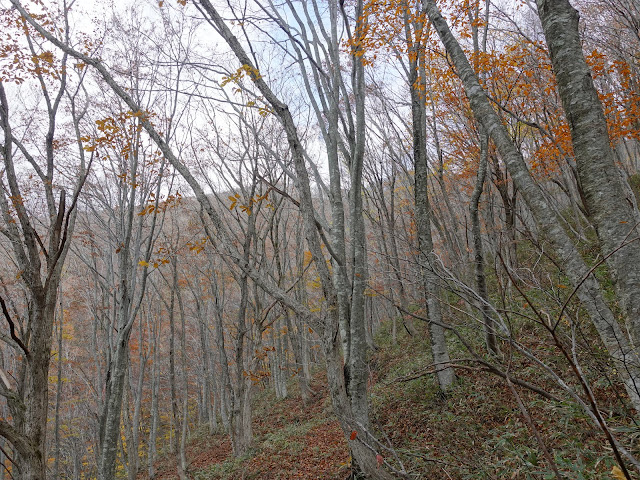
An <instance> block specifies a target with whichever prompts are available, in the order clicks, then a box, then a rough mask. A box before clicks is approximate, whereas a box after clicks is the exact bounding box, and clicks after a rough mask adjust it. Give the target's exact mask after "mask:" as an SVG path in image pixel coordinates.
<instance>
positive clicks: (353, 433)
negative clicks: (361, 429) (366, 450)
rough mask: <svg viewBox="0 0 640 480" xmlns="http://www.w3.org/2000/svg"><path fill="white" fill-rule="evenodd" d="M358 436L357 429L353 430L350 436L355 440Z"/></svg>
mask: <svg viewBox="0 0 640 480" xmlns="http://www.w3.org/2000/svg"><path fill="white" fill-rule="evenodd" d="M357 436H358V432H356V431H355V430H353V431H352V432H351V436H350V437H349V439H350V440H355V439H356V437H357Z"/></svg>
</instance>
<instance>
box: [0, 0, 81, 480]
mask: <svg viewBox="0 0 640 480" xmlns="http://www.w3.org/2000/svg"><path fill="white" fill-rule="evenodd" d="M68 10H69V6H68V5H66V4H65V5H64V6H63V8H62V10H61V11H60V12H58V14H57V15H56V17H55V18H56V22H57V25H58V30H57V31H58V33H59V34H60V35H61V38H62V39H64V41H69V38H70V35H71V33H70V25H69V23H68V16H67V15H68ZM2 15H3V17H2V20H3V23H4V24H5V26H7V27H8V29H7V30H6V31H7V32H8V38H7V39H6V40H5V42H6V43H4V45H3V49H6V50H8V51H9V52H11V51H13V52H14V53H15V54H16V55H17V56H16V57H15V58H16V59H17V60H18V61H17V62H14V63H13V64H12V65H11V66H9V67H7V66H6V65H5V66H3V67H4V68H3V78H2V80H1V81H0V125H1V127H2V131H3V140H2V160H3V167H2V172H1V173H0V190H1V193H0V211H1V212H2V218H3V224H2V226H1V227H0V232H1V233H2V235H3V237H4V239H5V241H8V242H9V245H10V247H9V249H8V250H9V251H10V252H11V253H10V257H9V258H8V259H7V261H8V263H7V264H8V265H10V266H9V268H8V269H7V270H6V271H4V272H3V276H5V275H7V274H8V275H11V277H13V278H16V279H19V283H20V284H21V285H22V289H23V293H24V295H25V299H24V304H26V305H28V307H27V308H23V307H22V306H21V303H22V302H19V301H18V300H17V298H15V297H13V296H12V297H11V298H7V297H6V293H7V292H8V287H9V286H10V284H8V283H6V281H5V280H4V279H3V280H2V284H3V289H4V293H3V294H2V296H1V297H0V304H1V306H2V314H3V318H4V320H5V322H6V324H7V326H8V328H9V331H10V336H11V342H10V345H11V346H12V347H13V349H14V353H15V355H16V359H17V361H18V362H19V363H18V364H19V367H18V370H17V371H16V374H15V376H14V381H13V382H12V381H10V380H9V377H8V376H7V375H6V374H5V373H4V372H3V374H2V382H1V386H0V393H1V394H2V396H4V397H5V398H6V401H7V405H8V407H9V411H10V413H11V420H10V421H9V420H7V419H3V420H1V421H0V435H2V436H3V437H4V438H6V439H7V440H8V441H9V442H10V443H11V445H12V446H13V448H14V451H15V452H16V453H17V456H16V457H15V458H14V459H13V462H14V466H15V467H16V469H17V471H18V472H19V473H20V475H21V476H22V478H24V479H43V478H45V476H46V456H45V446H46V441H47V416H48V408H49V401H48V395H49V385H48V376H49V366H50V362H51V348H52V334H53V326H54V321H55V315H56V309H57V307H58V294H59V288H60V282H61V277H62V272H63V267H64V263H65V260H66V258H67V254H68V252H69V245H70V239H71V236H72V235H73V230H74V225H75V220H76V216H77V208H76V207H77V203H78V196H79V195H80V191H81V189H82V187H83V185H84V182H85V180H86V177H87V174H88V171H89V168H90V165H91V162H92V160H93V154H92V153H91V154H87V152H85V143H84V140H83V137H82V133H81V127H80V122H81V119H82V117H83V116H84V115H85V113H86V103H85V92H84V91H83V89H82V81H83V77H84V74H83V73H82V72H81V73H80V75H75V74H73V73H70V72H68V59H69V56H68V55H67V54H63V55H62V56H57V55H56V54H54V53H53V52H51V51H49V50H47V49H46V48H45V46H44V44H43V42H42V38H41V37H40V36H39V35H38V34H37V33H35V32H34V31H33V30H32V29H31V28H29V27H27V26H26V25H25V24H23V23H22V20H21V19H20V18H19V17H18V18H16V17H15V15H14V14H13V13H12V12H7V11H3V12H2ZM21 42H26V45H27V52H28V53H27V54H26V55H25V56H24V57H21V56H20V50H19V48H20V47H19V44H20V43H21ZM6 50H5V51H6ZM4 61H5V62H6V57H5V60H4ZM18 88H20V89H25V90H26V89H30V88H32V89H33V90H32V92H33V94H34V95H36V97H35V101H36V105H38V106H37V107H35V108H34V107H31V106H27V105H24V104H22V105H21V104H19V103H18V102H10V100H9V99H10V98H12V99H13V98H16V97H15V96H14V95H11V96H9V95H8V94H7V92H8V91H10V92H15V91H16V89H18ZM30 108H34V110H35V112H37V113H39V114H40V115H41V116H40V118H38V121H37V122H34V123H32V124H27V126H26V128H24V127H22V125H20V126H16V125H15V123H16V119H17V118H18V117H17V116H18V115H21V114H24V113H25V109H27V110H28V109H30ZM61 127H63V128H64V130H63V128H61ZM69 176H70V177H71V178H73V180H71V179H69ZM41 201H43V202H44V205H42V207H44V208H42V207H41V203H40V202H41ZM14 382H15V383H14Z"/></svg>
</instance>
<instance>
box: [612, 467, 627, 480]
mask: <svg viewBox="0 0 640 480" xmlns="http://www.w3.org/2000/svg"><path fill="white" fill-rule="evenodd" d="M611 475H613V478H615V479H616V480H627V477H625V476H624V473H622V470H620V468H619V467H618V466H617V465H614V466H613V468H612V469H611Z"/></svg>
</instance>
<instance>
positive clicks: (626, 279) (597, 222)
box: [538, 0, 640, 346]
mask: <svg viewBox="0 0 640 480" xmlns="http://www.w3.org/2000/svg"><path fill="white" fill-rule="evenodd" d="M538 14H539V16H540V20H541V21H542V26H543V29H544V34H545V38H546V41H547V45H548V46H549V52H550V54H551V62H552V64H553V71H554V73H555V76H556V81H557V85H558V92H559V94H560V99H561V100H562V106H563V108H564V111H565V115H566V117H567V120H568V122H569V128H570V131H571V140H572V142H573V150H574V154H575V157H576V170H577V173H578V178H579V181H580V183H579V184H580V187H581V189H582V192H583V198H584V203H585V207H586V210H587V214H588V216H589V220H590V221H591V223H592V224H593V225H594V227H595V229H596V232H597V234H598V239H599V240H600V244H601V248H602V253H603V255H609V256H608V257H607V264H608V266H609V268H610V269H611V273H612V275H613V277H614V280H615V284H616V289H617V292H618V296H619V298H620V300H621V303H622V306H623V308H624V312H625V316H626V321H627V323H626V326H627V329H628V331H629V332H630V334H631V339H632V343H633V344H634V345H636V346H639V345H640V268H638V265H640V242H639V241H637V240H636V237H637V236H638V233H640V231H639V230H638V228H637V227H638V221H639V219H640V214H639V213H638V209H637V206H636V202H635V199H634V198H633V195H632V194H631V193H630V188H629V186H628V185H625V184H624V183H623V182H625V180H624V179H623V178H622V176H621V172H620V171H619V169H618V167H617V166H616V154H615V151H614V150H613V148H612V146H611V140H610V138H609V133H608V130H607V121H606V119H605V116H604V111H603V108H602V103H601V102H600V99H599V97H598V92H597V90H596V88H595V86H594V83H593V78H592V77H591V70H590V69H589V66H588V65H587V62H586V61H585V58H584V54H583V52H582V42H581V38H580V33H579V14H578V12H577V11H576V10H575V9H574V8H573V7H572V6H571V4H570V3H569V1H568V0H553V1H548V0H538ZM625 244H626V245H625ZM623 245H624V247H623ZM610 254H611V255H610Z"/></svg>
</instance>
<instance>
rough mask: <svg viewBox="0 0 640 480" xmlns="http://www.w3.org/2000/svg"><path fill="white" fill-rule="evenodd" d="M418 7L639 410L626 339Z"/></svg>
mask: <svg viewBox="0 0 640 480" xmlns="http://www.w3.org/2000/svg"><path fill="white" fill-rule="evenodd" d="M423 3H424V5H425V9H426V12H427V14H428V16H429V19H430V21H431V22H432V24H433V26H434V27H435V29H436V31H437V32H438V35H439V36H440V39H441V40H442V42H443V44H444V46H445V48H446V50H447V52H448V53H449V55H450V56H451V59H452V61H453V64H454V65H455V67H456V70H457V72H458V75H459V77H460V79H461V80H462V83H463V86H464V89H465V92H466V94H467V98H468V99H469V101H470V103H471V108H472V110H473V112H474V115H475V117H476V119H477V120H478V121H479V122H480V123H482V125H483V127H484V129H485V131H486V132H487V133H488V134H489V135H490V136H491V138H492V139H493V141H494V143H495V145H496V148H497V149H498V151H499V153H500V155H501V157H502V159H503V160H504V162H505V163H506V165H507V168H508V169H509V173H510V174H511V177H512V179H513V181H514V183H515V184H516V186H517V187H518V190H519V191H520V192H521V194H522V197H523V199H524V201H525V202H526V204H527V206H528V207H529V209H530V210H531V212H532V214H533V216H534V218H535V220H536V222H537V224H538V227H539V228H540V230H541V231H542V232H543V233H544V234H545V235H546V237H547V238H548V239H549V240H550V242H551V244H552V245H553V247H554V249H555V252H556V254H557V255H558V257H559V261H560V264H561V265H564V268H565V272H566V274H567V275H568V276H569V278H570V280H571V283H572V284H573V285H576V286H579V288H578V291H577V296H578V298H579V299H580V301H581V302H582V304H583V305H584V307H585V309H586V310H587V311H588V312H589V315H590V317H591V320H592V322H593V324H594V326H595V327H596V329H597V331H598V333H599V335H600V338H601V339H602V342H603V344H604V345H605V347H606V348H607V350H608V352H609V354H610V355H611V357H612V358H613V359H614V360H615V361H616V363H618V365H619V366H620V368H618V372H619V375H620V377H621V379H622V380H623V382H624V384H625V387H626V390H627V393H628V394H629V397H630V399H631V401H632V404H633V405H634V407H635V408H636V409H637V410H638V409H640V395H638V392H637V390H636V387H635V385H636V384H640V374H639V372H638V369H637V368H636V367H635V365H638V358H637V354H636V352H635V351H634V349H633V348H632V345H631V343H630V342H629V340H628V337H627V336H626V335H625V334H624V332H623V331H622V329H621V328H620V326H619V325H618V323H617V320H616V318H615V316H614V315H613V313H612V311H611V309H610V308H609V306H608V305H607V303H606V302H605V300H604V298H603V295H602V291H601V289H600V285H599V284H598V282H597V280H596V279H595V277H594V276H593V275H591V274H589V268H588V267H587V265H586V264H585V262H584V260H583V258H582V257H581V256H580V253H579V252H578V250H577V249H576V247H575V245H574V244H573V243H572V242H571V239H570V238H569V237H568V235H567V233H566V232H565V231H564V230H563V229H562V226H561V225H562V224H561V222H560V221H559V219H558V218H557V216H556V213H555V211H554V210H553V209H552V208H551V206H550V205H549V204H548V203H547V200H546V199H545V196H544V194H543V192H542V190H541V189H540V187H539V186H538V185H537V184H536V183H535V181H534V180H533V178H532V177H531V174H530V172H529V170H528V168H527V165H526V163H525V161H524V158H523V157H522V154H521V153H520V152H519V151H518V149H517V148H516V147H515V145H514V144H513V142H512V141H511V139H510V137H509V135H508V133H507V131H506V129H505V127H504V126H503V125H502V122H501V121H500V119H499V117H498V115H497V114H496V112H495V111H494V110H493V107H492V105H491V103H490V102H489V99H488V98H487V95H486V93H485V92H484V90H483V89H482V87H481V86H480V84H479V82H478V79H477V77H476V75H475V73H474V72H473V69H472V68H471V65H470V64H469V62H468V60H467V58H466V56H465V54H464V52H463V51H462V49H461V48H460V45H459V44H458V42H457V41H456V39H455V37H454V36H453V34H452V33H451V31H450V29H449V27H448V25H447V23H446V21H445V20H444V18H443V17H442V15H441V14H440V11H439V9H438V7H437V5H436V3H435V0H423Z"/></svg>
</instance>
